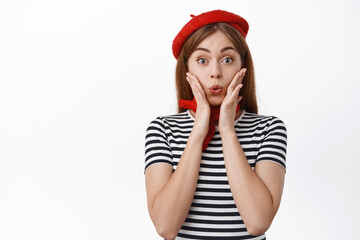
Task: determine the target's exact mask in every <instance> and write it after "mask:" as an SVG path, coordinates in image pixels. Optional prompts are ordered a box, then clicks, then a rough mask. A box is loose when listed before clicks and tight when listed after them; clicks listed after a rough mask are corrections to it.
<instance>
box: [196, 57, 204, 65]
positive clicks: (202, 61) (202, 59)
mask: <svg viewBox="0 0 360 240" xmlns="http://www.w3.org/2000/svg"><path fill="white" fill-rule="evenodd" d="M197 61H198V63H200V64H205V63H206V60H205V58H199V59H198V60H197Z"/></svg>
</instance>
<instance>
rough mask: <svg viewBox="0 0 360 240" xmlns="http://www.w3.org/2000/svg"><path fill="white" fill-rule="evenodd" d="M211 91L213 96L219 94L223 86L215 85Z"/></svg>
mask: <svg viewBox="0 0 360 240" xmlns="http://www.w3.org/2000/svg"><path fill="white" fill-rule="evenodd" d="M209 89H210V92H211V93H212V94H219V93H220V92H221V90H222V89H223V88H222V87H221V86H219V85H217V84H215V85H212V86H211V87H210V88H209Z"/></svg>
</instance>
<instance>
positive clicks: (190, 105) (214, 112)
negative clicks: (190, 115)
mask: <svg viewBox="0 0 360 240" xmlns="http://www.w3.org/2000/svg"><path fill="white" fill-rule="evenodd" d="M179 106H180V107H182V108H186V109H191V110H193V111H194V112H196V108H197V103H196V100H195V97H193V99H192V100H183V99H180V101H179ZM239 110H240V105H239V104H238V105H237V107H236V112H238V111H239ZM219 117H220V108H215V107H211V108H210V121H209V131H208V133H207V135H206V137H205V140H204V143H203V146H202V151H205V149H206V148H207V147H208V144H209V142H210V141H211V139H212V138H213V137H214V134H215V122H216V121H219Z"/></svg>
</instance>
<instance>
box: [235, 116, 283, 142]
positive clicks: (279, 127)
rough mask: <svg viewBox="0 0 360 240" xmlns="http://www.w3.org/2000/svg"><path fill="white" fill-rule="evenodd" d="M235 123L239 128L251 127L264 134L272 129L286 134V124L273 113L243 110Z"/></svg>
mask: <svg viewBox="0 0 360 240" xmlns="http://www.w3.org/2000/svg"><path fill="white" fill-rule="evenodd" d="M237 125H238V126H239V127H240V128H241V127H246V128H251V129H253V130H256V132H258V133H260V132H261V133H262V134H266V135H268V134H269V133H270V132H273V131H280V132H283V133H284V135H285V136H286V126H285V123H284V121H283V120H281V119H280V118H279V117H277V116H274V115H263V114H258V113H250V112H246V111H245V112H244V114H243V116H242V117H241V119H240V121H238V124H237Z"/></svg>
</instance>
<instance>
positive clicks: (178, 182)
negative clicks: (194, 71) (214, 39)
mask: <svg viewBox="0 0 360 240" xmlns="http://www.w3.org/2000/svg"><path fill="white" fill-rule="evenodd" d="M187 80H188V81H189V84H190V86H191V88H192V91H193V93H194V96H195V98H196V100H197V104H198V105H197V106H198V107H197V111H196V117H195V122H194V126H193V129H192V130H191V133H190V136H189V138H188V141H187V144H186V147H185V149H184V152H183V154H182V155H181V158H180V161H179V164H178V166H177V168H176V171H175V172H174V173H173V172H172V167H171V166H170V165H164V164H156V165H154V166H152V167H150V168H149V169H147V170H146V172H145V181H146V191H147V203H148V210H149V214H150V217H151V220H152V221H153V223H154V225H155V228H156V230H157V232H158V233H159V235H160V236H162V237H164V238H166V239H173V238H175V237H176V235H177V234H178V232H179V230H180V228H181V226H182V225H183V223H184V221H185V219H186V216H187V214H188V212H189V209H190V207H191V203H192V200H193V198H194V194H195V191H196V185H197V180H198V177H199V170H200V162H201V154H202V144H203V142H204V139H205V137H206V135H207V132H208V129H209V119H210V106H209V104H208V102H207V100H206V97H205V93H204V91H203V89H202V87H201V85H200V82H199V81H198V79H197V78H196V77H195V76H193V75H190V77H189V78H187Z"/></svg>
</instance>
